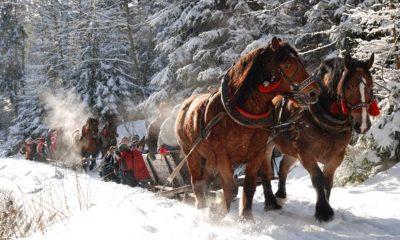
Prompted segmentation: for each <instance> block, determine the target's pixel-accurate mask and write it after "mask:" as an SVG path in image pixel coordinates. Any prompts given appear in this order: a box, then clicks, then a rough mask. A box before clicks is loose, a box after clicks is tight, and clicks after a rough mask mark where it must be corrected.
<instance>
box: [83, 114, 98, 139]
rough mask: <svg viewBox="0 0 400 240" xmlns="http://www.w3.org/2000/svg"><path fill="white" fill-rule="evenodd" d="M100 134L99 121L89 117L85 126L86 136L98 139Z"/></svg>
mask: <svg viewBox="0 0 400 240" xmlns="http://www.w3.org/2000/svg"><path fill="white" fill-rule="evenodd" d="M98 132H99V121H98V120H97V119H96V118H92V117H89V118H88V119H87V121H86V124H85V126H84V135H86V136H88V137H91V138H96V137H97V135H98Z"/></svg>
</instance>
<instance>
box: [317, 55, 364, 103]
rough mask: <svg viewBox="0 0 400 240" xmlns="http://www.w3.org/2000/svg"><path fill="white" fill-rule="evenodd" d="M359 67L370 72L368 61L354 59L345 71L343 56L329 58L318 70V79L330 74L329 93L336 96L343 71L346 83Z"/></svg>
mask: <svg viewBox="0 0 400 240" xmlns="http://www.w3.org/2000/svg"><path fill="white" fill-rule="evenodd" d="M357 68H362V69H364V71H365V72H366V73H368V74H370V73H369V69H368V67H367V64H366V62H363V61H358V60H356V59H352V62H351V63H350V68H349V69H348V70H347V71H345V72H344V59H343V58H332V59H328V60H325V61H324V62H322V63H321V65H320V66H319V67H318V69H317V70H316V72H315V74H316V75H317V76H316V79H318V80H319V81H321V80H322V79H323V78H324V75H325V74H328V79H329V83H328V95H329V96H330V97H333V98H334V97H336V95H337V87H338V85H339V82H340V80H341V78H342V74H343V72H344V74H345V76H344V80H343V83H346V82H347V81H348V79H349V78H350V76H351V74H350V73H352V72H354V71H355V70H356V69H357Z"/></svg>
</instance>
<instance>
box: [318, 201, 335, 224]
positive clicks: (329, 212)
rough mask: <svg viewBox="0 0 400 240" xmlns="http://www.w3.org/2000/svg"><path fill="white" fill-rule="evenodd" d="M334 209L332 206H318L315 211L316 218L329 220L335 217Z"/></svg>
mask: <svg viewBox="0 0 400 240" xmlns="http://www.w3.org/2000/svg"><path fill="white" fill-rule="evenodd" d="M334 214H335V213H334V211H333V209H332V208H331V206H329V205H327V206H325V207H317V208H316V211H315V215H314V216H315V218H316V219H317V221H319V222H329V221H331V220H332V219H333V215H334Z"/></svg>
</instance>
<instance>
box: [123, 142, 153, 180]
mask: <svg viewBox="0 0 400 240" xmlns="http://www.w3.org/2000/svg"><path fill="white" fill-rule="evenodd" d="M118 164H119V167H120V169H121V170H122V171H132V170H133V173H134V175H135V179H136V180H137V181H142V180H145V179H149V178H151V177H150V173H149V171H148V170H147V167H146V163H145V162H144V159H143V156H142V153H141V152H140V151H139V150H136V149H134V150H125V151H122V152H121V157H120V158H119V159H118Z"/></svg>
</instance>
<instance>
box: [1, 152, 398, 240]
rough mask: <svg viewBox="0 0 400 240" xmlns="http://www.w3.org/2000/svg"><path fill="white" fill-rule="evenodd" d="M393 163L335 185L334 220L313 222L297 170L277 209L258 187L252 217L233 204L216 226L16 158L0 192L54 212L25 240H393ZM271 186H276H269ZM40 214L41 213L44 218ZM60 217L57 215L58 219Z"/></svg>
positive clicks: (183, 209)
mask: <svg viewBox="0 0 400 240" xmlns="http://www.w3.org/2000/svg"><path fill="white" fill-rule="evenodd" d="M399 176H400V164H397V165H395V166H394V167H393V168H391V169H390V170H388V171H386V172H381V173H380V174H378V175H377V176H375V177H373V178H371V179H369V180H367V181H366V182H365V183H363V184H362V185H359V186H352V187H345V188H334V189H333V191H332V195H331V200H330V202H331V204H332V207H333V208H334V209H335V216H334V219H333V221H331V222H328V223H319V222H317V221H316V220H315V219H314V217H313V214H314V208H315V192H314V190H313V188H312V186H311V184H310V179H309V177H308V175H307V174H306V172H305V171H304V169H302V168H301V167H296V168H295V169H294V170H293V171H292V172H291V173H290V175H289V179H288V183H287V190H288V194H289V196H288V201H287V202H286V204H285V206H284V208H283V209H282V210H279V211H269V212H264V211H263V194H262V188H261V187H258V188H257V192H256V195H255V198H254V207H253V213H254V220H253V221H242V220H240V219H239V217H238V216H237V215H238V210H237V209H238V202H239V201H235V202H234V203H233V206H232V209H231V212H230V213H229V214H228V215H227V216H226V217H225V218H224V219H223V220H222V221H220V222H215V221H213V220H211V219H210V217H209V212H208V210H197V209H195V207H193V206H192V205H188V204H184V203H182V202H179V201H176V200H170V199H166V198H163V197H159V196H157V195H156V194H154V193H151V192H148V191H147V190H144V189H141V188H130V187H127V186H124V185H120V184H115V183H106V182H102V181H100V180H99V179H98V176H97V174H96V173H94V172H90V173H89V174H85V173H75V172H73V171H71V170H66V169H63V168H61V167H58V166H54V165H49V164H44V163H37V162H32V161H26V160H23V159H19V158H1V159H0V189H9V190H12V193H13V196H14V197H15V198H16V199H17V200H18V201H19V202H23V203H24V206H25V207H26V209H27V212H28V214H29V213H30V214H32V212H33V211H32V209H36V212H37V211H38V210H37V208H36V207H38V206H41V207H42V210H43V211H45V212H47V213H49V212H57V214H56V215H57V216H58V217H56V219H57V222H56V223H54V224H47V225H46V229H45V231H44V233H42V232H40V231H37V232H35V233H34V234H33V235H32V236H30V237H29V239H132V238H134V239H252V240H253V239H267V240H268V239H307V240H310V239H363V240H364V239H399V237H400V210H399V208H398V203H399V201H400V177H399ZM273 187H274V188H276V182H273ZM44 216H46V214H44ZM61 216H62V217H61Z"/></svg>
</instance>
